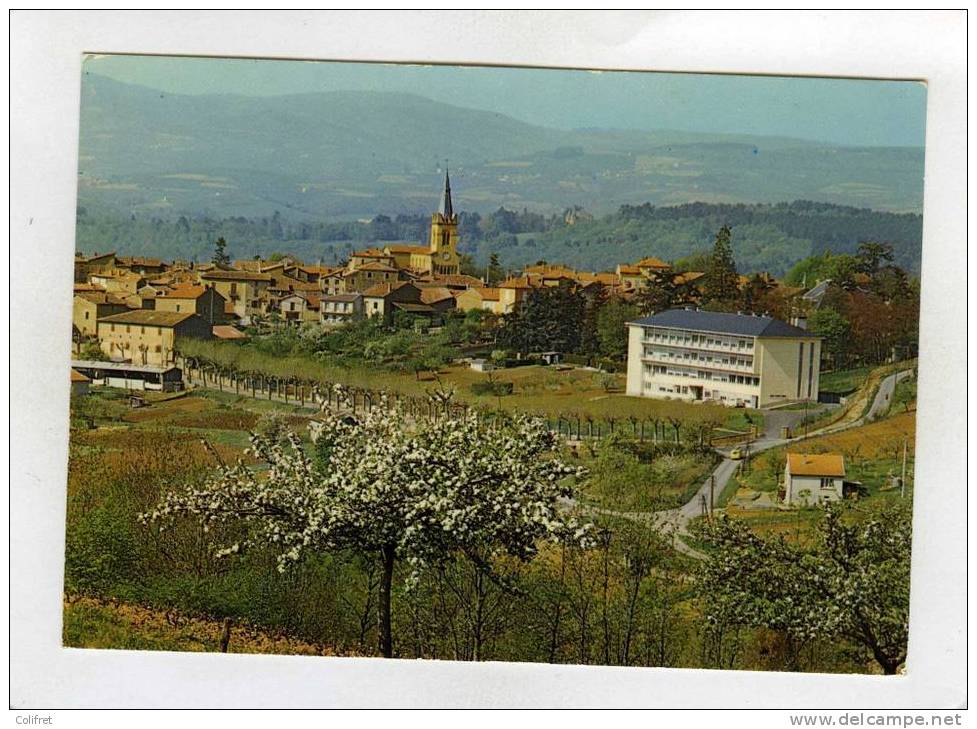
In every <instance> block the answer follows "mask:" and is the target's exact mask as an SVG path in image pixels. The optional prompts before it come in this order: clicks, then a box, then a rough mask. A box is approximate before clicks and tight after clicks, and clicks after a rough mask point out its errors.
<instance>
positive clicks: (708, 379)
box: [627, 308, 821, 408]
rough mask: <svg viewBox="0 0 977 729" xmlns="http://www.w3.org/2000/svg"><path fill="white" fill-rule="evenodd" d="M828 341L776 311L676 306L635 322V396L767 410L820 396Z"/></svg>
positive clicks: (631, 362)
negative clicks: (771, 314) (773, 314)
mask: <svg viewBox="0 0 977 729" xmlns="http://www.w3.org/2000/svg"><path fill="white" fill-rule="evenodd" d="M820 362H821V340H820V338H819V337H817V336H815V335H813V334H811V333H810V332H808V331H805V330H803V329H799V328H798V327H795V326H791V325H790V324H787V323H786V322H782V321H779V320H777V319H773V318H771V317H768V316H757V315H755V314H743V313H738V314H730V313H724V312H711V311H699V310H697V309H691V308H686V309H669V310H666V311H662V312H659V313H658V314H654V315H652V316H649V317H645V318H644V319H639V320H637V321H634V322H630V323H629V324H628V377H627V394H628V395H633V396H638V397H654V398H660V399H677V400H689V401H705V400H709V401H713V402H718V403H720V404H723V405H730V406H739V407H754V408H755V407H766V406H769V405H776V404H778V403H783V402H791V401H796V400H817V397H818V381H819V374H820Z"/></svg>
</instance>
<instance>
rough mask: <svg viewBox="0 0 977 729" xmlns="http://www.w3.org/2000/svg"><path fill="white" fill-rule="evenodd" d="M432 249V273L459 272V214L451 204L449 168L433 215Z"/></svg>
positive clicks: (445, 173)
mask: <svg viewBox="0 0 977 729" xmlns="http://www.w3.org/2000/svg"><path fill="white" fill-rule="evenodd" d="M430 250H431V272H432V273H434V274H442V275H444V274H457V273H458V272H459V270H460V266H459V260H458V216H457V215H456V214H455V211H454V207H453V206H452V204H451V180H450V179H449V178H448V171H447V170H445V172H444V190H443V191H442V192H441V201H440V203H438V210H437V212H435V213H434V215H432V216H431V243H430Z"/></svg>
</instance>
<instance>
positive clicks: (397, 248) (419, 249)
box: [384, 244, 431, 253]
mask: <svg viewBox="0 0 977 729" xmlns="http://www.w3.org/2000/svg"><path fill="white" fill-rule="evenodd" d="M384 250H387V251H389V252H390V253H430V252H431V249H430V248H429V247H428V246H412V245H406V244H403V245H393V246H386V247H385V249H384Z"/></svg>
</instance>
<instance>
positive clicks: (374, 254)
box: [349, 248, 390, 258]
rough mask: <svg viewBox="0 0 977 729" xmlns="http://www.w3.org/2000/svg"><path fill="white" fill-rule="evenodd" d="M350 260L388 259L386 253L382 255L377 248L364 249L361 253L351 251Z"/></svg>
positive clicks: (388, 256)
mask: <svg viewBox="0 0 977 729" xmlns="http://www.w3.org/2000/svg"><path fill="white" fill-rule="evenodd" d="M349 256H350V258H353V257H356V258H390V255H389V254H388V253H384V252H383V251H382V250H380V249H379V248H365V249H363V250H362V251H353V252H352V253H350V254H349Z"/></svg>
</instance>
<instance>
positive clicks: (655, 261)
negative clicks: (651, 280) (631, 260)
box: [634, 256, 672, 268]
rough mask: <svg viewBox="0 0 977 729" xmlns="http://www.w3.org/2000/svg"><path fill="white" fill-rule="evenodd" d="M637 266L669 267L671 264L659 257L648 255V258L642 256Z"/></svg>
mask: <svg viewBox="0 0 977 729" xmlns="http://www.w3.org/2000/svg"><path fill="white" fill-rule="evenodd" d="M634 265H635V266H637V267H638V268H671V267H672V266H671V264H668V263H665V261H663V260H662V259H660V258H655V257H654V256H649V257H648V258H642V259H641V260H640V261H638V262H637V263H636V264H634Z"/></svg>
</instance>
